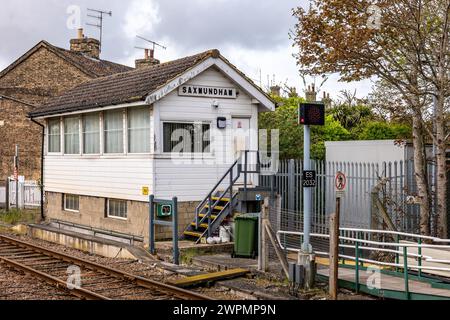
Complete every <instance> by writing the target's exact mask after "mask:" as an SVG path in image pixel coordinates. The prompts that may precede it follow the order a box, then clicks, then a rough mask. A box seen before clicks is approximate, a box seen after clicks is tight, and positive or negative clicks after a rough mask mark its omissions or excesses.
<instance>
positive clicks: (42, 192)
mask: <svg viewBox="0 0 450 320" xmlns="http://www.w3.org/2000/svg"><path fill="white" fill-rule="evenodd" d="M30 120H31V121H32V122H33V123H35V124H37V125H38V126H40V127H41V128H42V140H41V218H42V220H45V213H44V139H45V126H44V125H43V124H42V123H39V122H37V121H36V120H34V119H33V118H30Z"/></svg>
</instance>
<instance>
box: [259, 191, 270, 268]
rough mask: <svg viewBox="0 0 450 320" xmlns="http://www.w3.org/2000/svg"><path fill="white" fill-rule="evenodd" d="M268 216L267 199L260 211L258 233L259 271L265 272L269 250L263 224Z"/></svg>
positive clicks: (266, 221)
mask: <svg viewBox="0 0 450 320" xmlns="http://www.w3.org/2000/svg"><path fill="white" fill-rule="evenodd" d="M268 217H269V199H267V198H266V199H265V200H264V204H263V207H262V211H261V218H260V222H259V234H260V239H261V240H260V254H259V259H258V260H259V261H258V269H259V271H263V272H267V270H268V266H269V261H268V260H269V250H268V247H267V233H266V230H265V227H264V226H265V224H266V223H268V220H269V219H268Z"/></svg>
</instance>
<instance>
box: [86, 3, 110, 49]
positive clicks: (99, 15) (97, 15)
mask: <svg viewBox="0 0 450 320" xmlns="http://www.w3.org/2000/svg"><path fill="white" fill-rule="evenodd" d="M87 10H88V11H89V12H92V14H89V13H88V15H87V16H88V17H89V18H92V19H95V20H97V23H95V24H94V23H86V24H87V25H88V26H91V27H95V28H98V29H100V52H101V51H102V38H103V19H104V18H103V16H105V15H106V16H110V17H112V11H103V10H97V9H87Z"/></svg>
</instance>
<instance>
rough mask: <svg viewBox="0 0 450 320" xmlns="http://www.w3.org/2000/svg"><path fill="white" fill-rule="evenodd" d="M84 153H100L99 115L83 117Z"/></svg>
mask: <svg viewBox="0 0 450 320" xmlns="http://www.w3.org/2000/svg"><path fill="white" fill-rule="evenodd" d="M83 153H84V154H99V153H100V117H99V114H98V113H96V114H92V115H85V116H83Z"/></svg>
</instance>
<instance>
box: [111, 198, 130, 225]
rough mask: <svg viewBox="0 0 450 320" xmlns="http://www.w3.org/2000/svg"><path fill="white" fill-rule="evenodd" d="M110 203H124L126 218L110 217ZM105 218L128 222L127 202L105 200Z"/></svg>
mask: <svg viewBox="0 0 450 320" xmlns="http://www.w3.org/2000/svg"><path fill="white" fill-rule="evenodd" d="M111 201H119V202H123V203H125V216H126V217H119V216H114V215H111V213H110V202H111ZM106 218H109V219H117V220H122V221H128V200H122V199H113V198H107V199H106Z"/></svg>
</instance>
